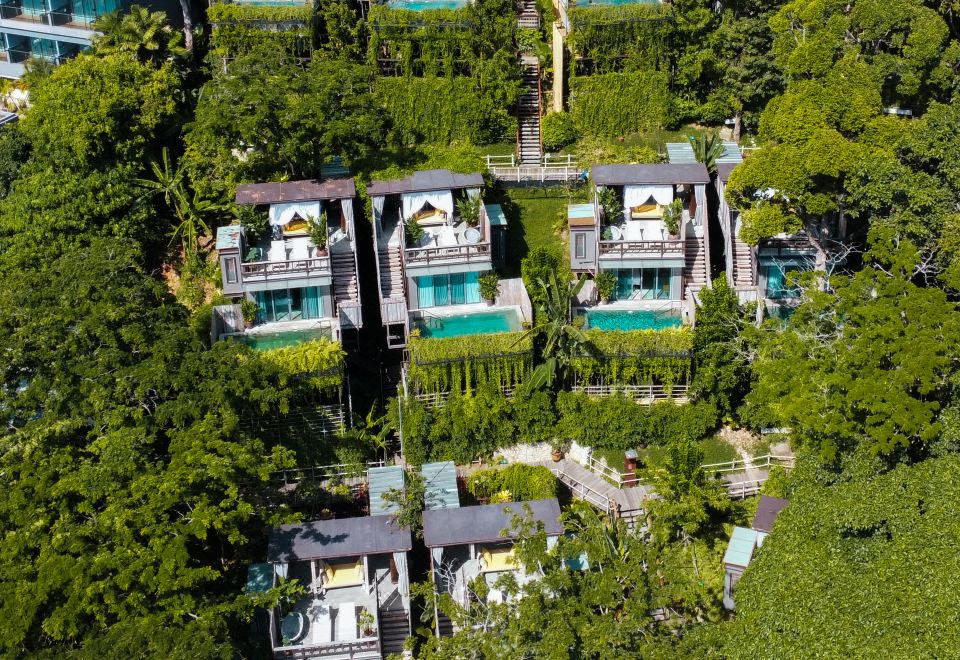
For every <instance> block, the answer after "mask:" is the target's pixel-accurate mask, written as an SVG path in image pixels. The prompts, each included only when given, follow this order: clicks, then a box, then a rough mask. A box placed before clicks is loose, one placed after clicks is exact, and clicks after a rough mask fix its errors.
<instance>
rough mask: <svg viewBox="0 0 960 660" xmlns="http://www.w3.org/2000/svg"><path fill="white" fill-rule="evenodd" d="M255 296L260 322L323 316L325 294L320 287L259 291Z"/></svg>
mask: <svg viewBox="0 0 960 660" xmlns="http://www.w3.org/2000/svg"><path fill="white" fill-rule="evenodd" d="M255 296H256V299H257V321H258V322H259V323H273V322H275V321H298V320H301V319H319V318H323V296H322V295H321V293H320V288H319V287H315V286H308V287H305V288H301V289H279V290H277V291H257V292H256V294H255Z"/></svg>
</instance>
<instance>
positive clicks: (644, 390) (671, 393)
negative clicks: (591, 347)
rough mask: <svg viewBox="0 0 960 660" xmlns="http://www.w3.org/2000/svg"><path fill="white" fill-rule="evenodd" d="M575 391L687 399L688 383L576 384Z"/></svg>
mask: <svg viewBox="0 0 960 660" xmlns="http://www.w3.org/2000/svg"><path fill="white" fill-rule="evenodd" d="M572 389H573V391H574V392H583V393H584V394H587V395H589V396H615V395H618V394H623V395H625V396H628V397H630V398H632V399H634V400H637V401H667V400H670V399H673V400H686V398H687V393H688V391H689V389H690V388H689V386H688V385H673V386H671V387H667V386H666V385H574V386H573V388H572Z"/></svg>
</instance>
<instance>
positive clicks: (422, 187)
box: [367, 170, 483, 195]
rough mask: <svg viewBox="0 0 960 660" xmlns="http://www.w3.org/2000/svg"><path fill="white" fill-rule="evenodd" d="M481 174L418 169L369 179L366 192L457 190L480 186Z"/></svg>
mask: <svg viewBox="0 0 960 660" xmlns="http://www.w3.org/2000/svg"><path fill="white" fill-rule="evenodd" d="M482 187H483V176H481V175H480V174H478V173H473V174H458V173H456V172H451V171H450V170H420V171H419V172H414V173H413V174H411V175H410V176H408V177H405V178H403V179H393V180H390V181H371V182H370V184H369V185H368V186H367V192H368V193H370V194H371V195H396V194H400V193H409V192H424V191H427V190H459V189H460V188H482Z"/></svg>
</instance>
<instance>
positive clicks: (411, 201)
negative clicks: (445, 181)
mask: <svg viewBox="0 0 960 660" xmlns="http://www.w3.org/2000/svg"><path fill="white" fill-rule="evenodd" d="M400 201H401V205H402V208H403V218H404V220H407V219H409V218H411V217H412V216H413V214H414V213H416V212H417V211H419V210H421V209H422V208H423V207H424V206H426V204H427V203H429V204H430V206H432V207H433V208H435V209H440V210H441V211H443V212H444V213H446V214H447V217H448V218H450V217H452V216H453V193H452V192H450V191H449V190H428V191H426V192H419V193H404V194H403V195H401V196H400Z"/></svg>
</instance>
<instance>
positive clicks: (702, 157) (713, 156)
mask: <svg viewBox="0 0 960 660" xmlns="http://www.w3.org/2000/svg"><path fill="white" fill-rule="evenodd" d="M687 139H688V140H689V141H690V146H691V147H693V157H694V158H696V159H697V162H698V163H703V164H704V165H706V166H707V171H708V172H710V174H711V175H713V174H715V173H716V172H717V159H718V158H720V157H721V156H722V155H723V152H724V146H723V140H721V139H720V134H719V133H717V132H713V133H710V134H709V135H704V136H701V137H697V136H695V135H690V136H688V137H687Z"/></svg>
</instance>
